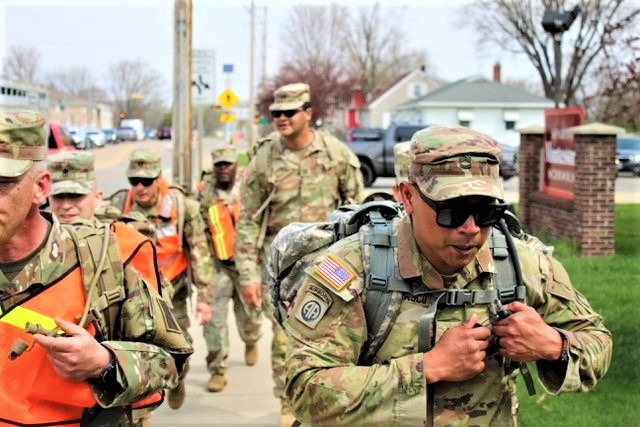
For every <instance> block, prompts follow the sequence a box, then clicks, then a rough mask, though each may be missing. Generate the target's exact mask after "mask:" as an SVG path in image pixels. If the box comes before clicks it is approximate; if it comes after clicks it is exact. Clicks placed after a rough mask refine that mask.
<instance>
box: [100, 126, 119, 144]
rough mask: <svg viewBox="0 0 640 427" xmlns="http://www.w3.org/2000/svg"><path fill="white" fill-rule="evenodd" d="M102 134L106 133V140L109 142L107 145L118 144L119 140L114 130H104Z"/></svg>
mask: <svg viewBox="0 0 640 427" xmlns="http://www.w3.org/2000/svg"><path fill="white" fill-rule="evenodd" d="M102 133H104V138H105V140H106V141H107V144H117V143H118V138H116V131H115V130H114V129H102Z"/></svg>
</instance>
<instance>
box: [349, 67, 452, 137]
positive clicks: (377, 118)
mask: <svg viewBox="0 0 640 427" xmlns="http://www.w3.org/2000/svg"><path fill="white" fill-rule="evenodd" d="M445 84H446V82H445V81H443V80H441V79H438V78H436V77H432V76H429V75H428V74H427V72H426V68H425V67H424V66H422V67H420V68H418V69H416V70H413V71H411V72H410V73H407V74H405V75H403V76H402V77H400V78H398V79H397V80H396V81H394V82H393V83H391V84H390V85H389V86H388V87H386V88H384V89H383V90H381V91H380V92H379V93H378V94H377V95H376V96H375V97H374V98H373V99H371V100H370V101H369V102H368V103H367V104H366V105H364V106H363V107H361V108H360V109H359V111H358V115H359V123H360V126H364V127H377V128H387V127H389V124H390V123H391V121H392V120H391V109H392V108H393V107H394V106H396V105H398V104H402V103H405V102H407V101H412V100H416V99H419V98H420V97H422V96H424V95H426V94H427V93H429V92H431V91H433V90H436V89H437V88H439V87H441V86H443V85H445Z"/></svg>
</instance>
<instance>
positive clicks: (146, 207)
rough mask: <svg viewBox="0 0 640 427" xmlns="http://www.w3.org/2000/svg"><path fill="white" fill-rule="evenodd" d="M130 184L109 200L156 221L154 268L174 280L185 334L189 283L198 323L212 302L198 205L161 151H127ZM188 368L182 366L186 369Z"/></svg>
mask: <svg viewBox="0 0 640 427" xmlns="http://www.w3.org/2000/svg"><path fill="white" fill-rule="evenodd" d="M126 174H127V179H128V180H129V184H130V185H131V187H130V188H129V189H125V190H120V191H118V192H116V193H115V194H113V195H112V196H111V197H110V198H109V204H110V205H111V206H113V207H115V208H117V209H119V210H120V211H121V212H122V213H123V214H129V213H131V212H138V213H139V214H142V215H144V216H145V217H146V218H147V220H148V221H150V222H152V223H154V224H155V230H156V239H155V242H156V243H155V245H156V251H157V256H158V268H159V269H160V271H161V272H162V275H163V276H164V277H165V278H167V279H168V280H169V281H170V282H171V284H172V285H173V286H172V287H173V290H174V292H173V296H172V298H171V302H172V303H173V313H174V315H175V318H176V320H177V321H178V324H179V325H180V328H181V329H182V331H183V333H184V334H185V336H186V337H187V338H188V339H189V342H193V341H192V337H191V335H190V334H189V331H188V328H189V324H190V321H189V315H188V311H187V300H188V299H189V297H190V295H191V284H192V283H193V284H194V285H195V286H196V288H197V290H198V295H197V302H196V307H195V318H196V320H197V321H199V323H200V324H205V323H207V322H208V321H209V320H210V319H211V304H212V303H213V294H214V291H213V262H212V260H211V257H210V253H209V247H208V245H207V240H206V237H205V232H206V229H205V224H204V221H203V220H202V216H201V215H200V205H199V203H198V202H196V201H195V200H191V199H188V198H187V197H186V195H185V193H184V190H183V189H182V188H181V187H177V186H173V185H170V184H169V182H167V181H166V180H165V179H164V177H163V176H162V167H161V157H160V153H158V152H157V151H154V150H148V149H138V150H134V151H132V152H131V154H130V155H129V167H128V168H127V171H126ZM186 371H187V370H186V369H185V372H186ZM168 397H169V398H168V401H169V406H170V407H171V408H172V409H178V408H180V407H181V406H182V404H183V402H184V398H185V385H184V378H182V379H181V380H180V383H179V384H178V387H176V388H174V389H171V390H170V391H169V396H168Z"/></svg>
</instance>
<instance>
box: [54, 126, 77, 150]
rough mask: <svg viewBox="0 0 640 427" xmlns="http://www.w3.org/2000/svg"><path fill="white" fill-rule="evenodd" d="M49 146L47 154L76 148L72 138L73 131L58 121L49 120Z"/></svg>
mask: <svg viewBox="0 0 640 427" xmlns="http://www.w3.org/2000/svg"><path fill="white" fill-rule="evenodd" d="M47 133H48V134H49V135H48V144H47V145H48V147H47V155H49V156H50V155H51V154H55V153H59V152H60V151H71V150H75V149H76V146H75V144H74V143H73V138H71V133H69V131H68V130H67V128H65V127H64V126H62V124H61V123H58V122H49V124H48V126H47Z"/></svg>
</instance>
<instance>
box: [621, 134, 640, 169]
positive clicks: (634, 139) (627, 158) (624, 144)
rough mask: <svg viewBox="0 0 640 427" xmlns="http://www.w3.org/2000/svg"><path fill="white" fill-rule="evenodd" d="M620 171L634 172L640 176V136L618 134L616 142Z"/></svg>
mask: <svg viewBox="0 0 640 427" xmlns="http://www.w3.org/2000/svg"><path fill="white" fill-rule="evenodd" d="M616 164H617V165H618V172H633V174H634V175H636V176H640V136H638V135H631V134H627V135H618V138H617V142H616Z"/></svg>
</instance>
